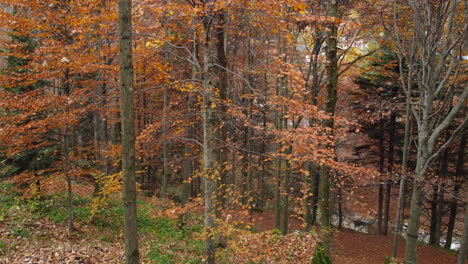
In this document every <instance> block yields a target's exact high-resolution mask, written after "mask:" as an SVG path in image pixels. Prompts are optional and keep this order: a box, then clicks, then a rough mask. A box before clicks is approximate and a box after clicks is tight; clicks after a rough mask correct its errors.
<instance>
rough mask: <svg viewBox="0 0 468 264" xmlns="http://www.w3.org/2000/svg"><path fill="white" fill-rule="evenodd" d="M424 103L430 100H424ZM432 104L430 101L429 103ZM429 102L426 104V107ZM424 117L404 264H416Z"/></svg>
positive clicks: (424, 157) (424, 152) (425, 132)
mask: <svg viewBox="0 0 468 264" xmlns="http://www.w3.org/2000/svg"><path fill="white" fill-rule="evenodd" d="M425 100H426V101H428V100H431V99H430V98H426V99H425ZM431 103H432V101H431ZM428 104H429V102H426V105H428ZM423 114H424V117H423V118H422V122H421V124H420V125H419V131H418V153H417V158H416V160H417V162H416V171H415V176H414V180H413V192H412V195H411V204H410V216H409V220H408V231H407V233H406V235H407V239H406V251H405V260H406V264H416V258H417V253H416V252H417V245H418V234H419V224H420V222H419V219H420V217H421V212H422V211H421V206H422V198H423V196H422V193H423V188H424V184H423V182H422V180H424V165H425V164H426V161H427V160H428V158H429V153H428V149H427V144H426V141H427V138H428V132H429V131H428V127H427V125H428V117H429V114H428V111H424V113H423Z"/></svg>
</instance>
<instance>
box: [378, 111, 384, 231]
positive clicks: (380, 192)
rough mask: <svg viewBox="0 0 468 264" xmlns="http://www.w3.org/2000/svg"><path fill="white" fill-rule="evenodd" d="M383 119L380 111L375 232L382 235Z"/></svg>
mask: <svg viewBox="0 0 468 264" xmlns="http://www.w3.org/2000/svg"><path fill="white" fill-rule="evenodd" d="M384 133H385V131H384V120H383V117H382V113H381V114H380V138H379V156H380V157H379V158H380V160H379V175H380V179H379V198H378V204H377V234H378V235H382V233H383V232H382V231H383V226H382V222H383V202H384V184H383V175H384V166H385V146H384Z"/></svg>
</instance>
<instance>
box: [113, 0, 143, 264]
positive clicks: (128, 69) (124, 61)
mask: <svg viewBox="0 0 468 264" xmlns="http://www.w3.org/2000/svg"><path fill="white" fill-rule="evenodd" d="M118 5H119V47H120V56H119V58H120V113H121V124H122V178H123V207H124V233H125V262H126V263H127V264H137V263H139V259H140V254H139V251H138V230H137V208H136V183H135V131H134V130H135V121H134V120H135V117H134V109H133V105H134V102H133V62H132V19H131V7H132V2H131V0H119V1H118Z"/></svg>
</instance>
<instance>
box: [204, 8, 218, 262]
mask: <svg viewBox="0 0 468 264" xmlns="http://www.w3.org/2000/svg"><path fill="white" fill-rule="evenodd" d="M211 20H212V18H211V17H209V16H205V17H203V26H204V27H203V29H204V32H203V34H204V40H203V93H202V95H203V106H202V109H203V181H204V192H205V194H204V198H205V213H204V215H205V230H206V232H207V234H206V239H205V253H206V263H208V264H215V241H214V240H215V239H214V237H215V235H216V230H215V228H216V227H215V217H216V215H215V204H214V199H215V192H216V177H217V176H218V175H217V173H218V172H217V170H216V166H215V158H216V157H215V153H214V132H215V129H216V126H215V124H214V116H213V115H214V114H213V108H214V103H213V102H212V98H213V97H214V96H215V93H214V90H213V89H214V87H213V85H212V81H213V76H212V75H213V72H212V71H213V65H212V64H213V63H212V58H213V53H214V52H213V48H212V44H211V30H212V25H211Z"/></svg>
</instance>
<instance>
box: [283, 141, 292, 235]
mask: <svg viewBox="0 0 468 264" xmlns="http://www.w3.org/2000/svg"><path fill="white" fill-rule="evenodd" d="M290 152H291V148H289V150H288V154H289V153H290ZM283 162H284V164H285V166H284V167H285V172H284V179H283V180H284V183H283V186H284V190H283V195H282V199H281V200H282V201H281V203H282V205H281V211H282V213H281V214H282V219H281V233H282V234H283V235H286V234H288V226H289V221H288V220H289V192H290V190H289V181H290V178H291V163H290V161H289V160H284V161H283Z"/></svg>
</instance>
